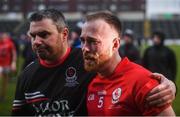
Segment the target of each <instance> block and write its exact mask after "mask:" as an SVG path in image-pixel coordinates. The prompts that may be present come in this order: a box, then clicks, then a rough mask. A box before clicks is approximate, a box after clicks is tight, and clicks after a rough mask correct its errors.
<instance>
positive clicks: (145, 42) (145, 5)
mask: <svg viewBox="0 0 180 117" xmlns="http://www.w3.org/2000/svg"><path fill="white" fill-rule="evenodd" d="M46 8H56V9H59V10H61V11H62V12H63V13H64V15H65V17H66V19H67V22H68V26H69V28H70V31H71V32H73V31H75V32H77V27H78V28H81V26H82V23H83V18H84V16H85V15H86V14H87V13H90V12H94V11H99V10H110V11H111V12H113V13H114V14H115V15H117V16H118V17H119V18H120V20H121V21H122V24H123V33H122V34H124V32H125V31H126V30H127V29H130V30H131V31H133V38H135V41H134V42H133V43H135V45H136V46H137V48H138V49H139V51H140V57H142V56H143V55H144V50H145V49H146V48H147V47H149V46H151V45H152V40H151V37H152V32H154V31H157V30H160V31H161V32H163V33H164V34H165V35H166V39H165V45H166V46H167V47H168V48H170V49H171V50H173V52H174V53H175V57H176V61H177V62H176V65H177V69H176V71H177V75H176V79H175V81H174V82H176V84H177V87H178V88H180V70H179V69H180V68H179V67H180V53H179V52H178V51H180V0H0V33H1V34H2V33H6V34H8V36H9V37H10V38H11V40H12V41H13V43H14V45H15V47H16V51H17V69H16V72H13V73H11V74H10V77H9V80H8V86H7V90H6V96H5V99H4V100H0V115H10V111H11V106H12V100H13V98H14V91H15V87H16V81H17V76H18V74H19V73H20V72H21V71H22V70H23V68H24V66H25V63H24V62H25V61H27V59H30V58H31V59H33V58H32V56H33V55H32V54H31V55H29V54H28V55H27V53H29V52H30V50H28V49H27V48H28V45H29V43H28V41H27V40H28V39H27V36H26V33H27V30H28V26H29V24H28V22H27V18H28V16H29V14H31V13H32V12H33V11H37V10H41V9H46ZM72 37H73V36H72V35H71V33H70V39H69V42H70V44H71V45H73V43H74V40H73V39H72ZM123 41H124V40H122V43H123ZM28 61H30V60H28ZM0 85H1V86H0V87H2V78H0ZM179 105H180V94H179V93H177V96H176V99H175V101H174V103H173V108H174V110H175V112H176V114H177V115H180V107H179Z"/></svg>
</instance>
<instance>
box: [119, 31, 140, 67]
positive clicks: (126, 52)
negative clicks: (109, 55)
mask: <svg viewBox="0 0 180 117" xmlns="http://www.w3.org/2000/svg"><path fill="white" fill-rule="evenodd" d="M134 38H135V37H134V32H133V31H132V30H131V29H126V30H125V32H124V35H123V37H122V39H123V41H124V43H123V44H122V45H121V46H120V48H119V52H120V55H121V57H122V58H124V57H128V59H129V60H131V61H133V62H135V63H138V64H140V61H141V59H140V51H139V49H138V48H137V47H136V46H135V44H134V40H135V39H134Z"/></svg>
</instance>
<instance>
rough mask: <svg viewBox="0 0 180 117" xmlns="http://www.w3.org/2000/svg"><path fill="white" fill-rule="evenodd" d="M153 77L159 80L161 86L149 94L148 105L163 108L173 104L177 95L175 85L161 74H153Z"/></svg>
mask: <svg viewBox="0 0 180 117" xmlns="http://www.w3.org/2000/svg"><path fill="white" fill-rule="evenodd" d="M151 77H152V78H154V79H157V80H159V81H160V84H159V85H158V86H156V87H155V88H153V89H152V90H151V91H150V93H149V94H148V96H147V98H146V101H147V103H148V105H149V106H163V105H165V104H169V103H172V101H173V100H174V99H175V93H176V86H175V84H174V83H173V82H172V81H170V80H168V79H167V78H166V77H165V76H163V75H162V74H159V73H153V74H152V75H151Z"/></svg>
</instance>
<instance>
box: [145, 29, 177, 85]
mask: <svg viewBox="0 0 180 117" xmlns="http://www.w3.org/2000/svg"><path fill="white" fill-rule="evenodd" d="M164 40H165V34H164V33H163V32H161V31H156V32H154V33H153V34H152V41H153V46H151V47H149V48H147V49H146V50H145V52H144V56H143V59H142V63H143V65H144V67H145V68H147V69H149V70H150V71H152V72H158V73H161V74H163V75H165V76H166V77H167V78H168V79H169V80H172V81H173V82H175V79H176V73H177V70H176V67H177V66H176V64H177V62H176V56H175V54H174V52H173V51H172V50H171V49H169V48H168V47H167V46H165V45H164Z"/></svg>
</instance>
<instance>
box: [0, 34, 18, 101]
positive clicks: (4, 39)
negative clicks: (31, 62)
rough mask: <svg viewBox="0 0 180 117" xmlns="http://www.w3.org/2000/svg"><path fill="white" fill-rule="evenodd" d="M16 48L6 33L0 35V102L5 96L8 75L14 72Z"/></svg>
mask: <svg viewBox="0 0 180 117" xmlns="http://www.w3.org/2000/svg"><path fill="white" fill-rule="evenodd" d="M16 58H17V54H16V48H15V45H14V43H13V41H12V40H11V38H10V36H9V35H8V34H7V33H5V32H4V33H1V34H0V77H1V80H2V82H1V89H0V100H1V101H3V100H4V99H5V96H6V92H7V87H8V81H9V75H10V73H11V72H15V71H16Z"/></svg>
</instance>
